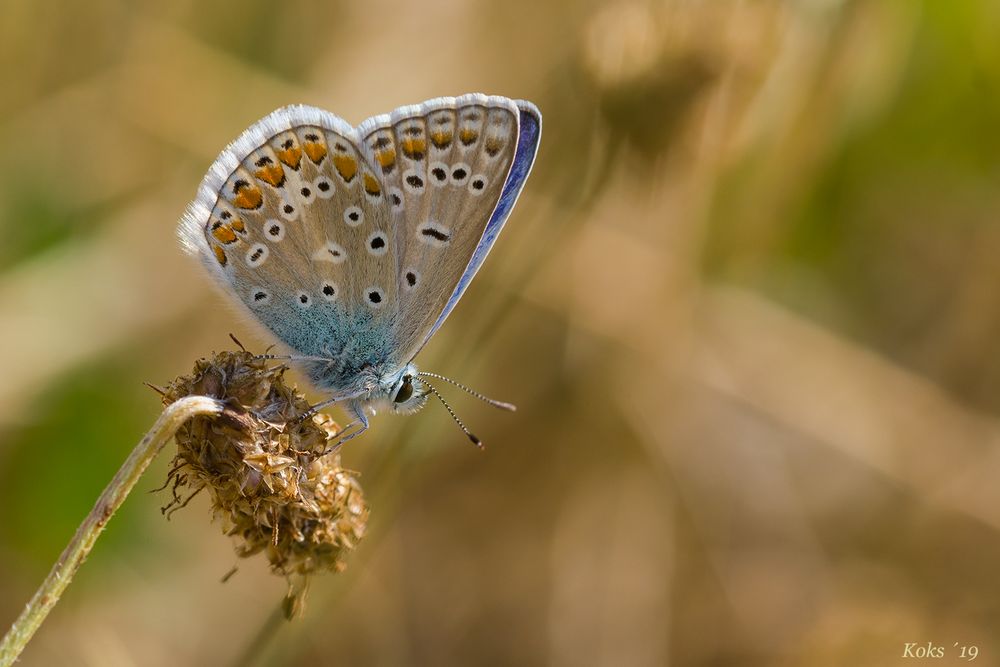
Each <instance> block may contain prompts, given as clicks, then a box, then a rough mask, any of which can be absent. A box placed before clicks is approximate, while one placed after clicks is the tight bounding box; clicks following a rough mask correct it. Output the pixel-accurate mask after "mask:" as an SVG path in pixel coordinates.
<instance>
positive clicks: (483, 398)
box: [417, 371, 517, 412]
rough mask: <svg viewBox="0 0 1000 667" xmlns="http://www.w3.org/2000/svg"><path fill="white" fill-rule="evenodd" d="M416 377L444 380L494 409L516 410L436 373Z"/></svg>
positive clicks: (422, 373)
mask: <svg viewBox="0 0 1000 667" xmlns="http://www.w3.org/2000/svg"><path fill="white" fill-rule="evenodd" d="M417 375H425V376H427V377H432V378H437V379H438V380H444V381H445V382H448V383H450V384H453V385H455V386H456V387H458V388H459V389H461V390H463V391H465V392H466V393H469V394H472V395H473V396H475V397H476V398H478V399H479V400H480V401H483V402H484V403H488V404H489V405H492V406H493V407H494V408H500V409H501V410H510V411H511V412H514V411H515V410H517V406H516V405H514V404H513V403H504V402H503V401H498V400H496V399H493V398H490V397H489V396H483V395H482V394H480V393H479V392H478V391H476V390H475V389H470V388H468V387H466V386H465V385H464V384H462V383H461V382H455V381H454V380H452V379H451V378H448V377H445V376H443V375H438V374H437V373H426V372H423V371H421V372H418V373H417ZM427 386H428V387H429V386H430V385H427Z"/></svg>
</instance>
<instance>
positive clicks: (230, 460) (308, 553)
mask: <svg viewBox="0 0 1000 667" xmlns="http://www.w3.org/2000/svg"><path fill="white" fill-rule="evenodd" d="M285 370H286V369H285V367H283V366H276V367H275V366H270V367H269V366H268V364H267V362H266V361H264V360H262V359H259V358H256V357H255V356H254V355H252V354H250V353H249V352H245V351H243V352H222V353H220V354H217V355H215V356H214V357H212V358H211V359H201V360H199V361H198V362H197V363H196V364H195V367H194V371H193V372H192V373H191V375H188V376H182V377H179V378H177V379H176V380H174V382H173V383H171V384H170V386H169V387H167V389H166V390H164V392H163V400H164V403H172V402H173V401H175V400H177V399H179V398H181V397H183V396H188V395H194V394H197V395H204V396H211V397H213V398H218V399H220V400H222V401H224V402H225V409H224V411H223V413H222V415H220V416H218V417H212V418H202V417H199V418H195V419H192V420H191V421H189V422H188V423H187V424H186V425H185V426H184V427H182V428H181V429H180V431H178V433H177V455H176V457H175V458H174V462H173V466H172V467H171V471H170V473H169V476H168V479H167V482H168V484H172V488H173V493H174V499H173V500H172V501H171V503H170V505H168V507H167V508H165V509H171V510H175V509H179V508H180V507H183V505H184V503H185V502H186V501H184V502H181V501H180V495H179V491H181V490H183V489H185V488H186V489H188V490H189V491H190V492H191V496H193V495H194V494H196V493H198V492H200V491H201V490H203V489H205V490H207V491H208V493H209V495H210V496H211V498H212V507H213V511H214V514H215V515H216V516H221V517H222V520H223V524H224V530H225V532H226V533H227V534H229V535H233V536H235V538H236V540H237V544H236V553H237V554H238V555H239V556H240V557H246V556H251V555H253V554H255V553H258V552H261V551H263V552H265V553H266V554H267V558H268V560H269V561H270V563H271V569H272V570H273V571H274V572H276V573H279V574H283V575H286V576H290V575H293V574H297V575H308V574H311V573H313V572H319V571H323V570H334V571H341V570H343V569H344V561H343V556H344V554H345V552H346V551H348V550H350V549H352V548H353V547H354V546H355V544H357V542H358V540H360V539H361V537H362V536H363V535H364V531H365V524H366V522H367V520H368V507H367V505H366V504H365V500H364V496H363V495H362V492H361V486H360V485H359V484H358V481H357V479H356V476H355V475H354V474H353V473H351V472H349V471H347V470H344V469H343V468H341V467H340V457H339V455H337V454H336V453H330V451H329V450H330V445H331V441H332V440H333V439H334V438H335V437H336V436H337V435H338V432H339V430H340V429H339V427H338V426H337V424H336V423H334V421H333V420H332V419H330V418H329V417H327V416H325V415H315V416H313V417H312V418H308V419H301V416H302V415H303V414H305V413H306V412H307V411H308V410H309V403H308V401H307V400H306V399H305V397H304V396H303V395H302V394H300V393H299V392H298V391H297V390H296V389H295V388H294V387H289V386H288V385H287V384H285V381H284V377H283V376H284V372H285ZM191 496H189V499H190V497H191Z"/></svg>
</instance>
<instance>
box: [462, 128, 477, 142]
mask: <svg viewBox="0 0 1000 667" xmlns="http://www.w3.org/2000/svg"><path fill="white" fill-rule="evenodd" d="M478 138H479V133H478V132H476V131H475V130H470V129H469V128H465V129H463V130H460V131H459V133H458V139H459V141H461V142H462V144H464V145H465V146H468V145H469V144H471V143H472V142H474V141H475V140H476V139H478Z"/></svg>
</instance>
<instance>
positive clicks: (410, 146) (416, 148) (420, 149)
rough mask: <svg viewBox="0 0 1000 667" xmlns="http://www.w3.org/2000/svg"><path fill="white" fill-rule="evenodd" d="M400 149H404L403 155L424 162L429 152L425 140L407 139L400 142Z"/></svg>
mask: <svg viewBox="0 0 1000 667" xmlns="http://www.w3.org/2000/svg"><path fill="white" fill-rule="evenodd" d="M399 147H400V148H401V149H403V155H405V156H406V157H408V158H411V159H413V160H422V159H423V158H424V153H425V152H426V151H427V143H426V142H425V141H424V140H423V139H415V138H413V137H406V138H405V139H403V141H401V142H400V144H399Z"/></svg>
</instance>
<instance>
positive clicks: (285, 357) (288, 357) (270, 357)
mask: <svg viewBox="0 0 1000 667" xmlns="http://www.w3.org/2000/svg"><path fill="white" fill-rule="evenodd" d="M253 358H254V360H256V361H275V360H277V361H333V360H332V359H329V358H327V357H304V356H300V355H297V354H255V355H254V356H253Z"/></svg>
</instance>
